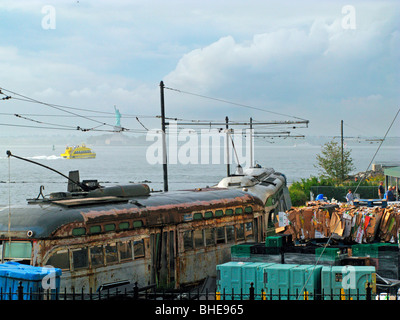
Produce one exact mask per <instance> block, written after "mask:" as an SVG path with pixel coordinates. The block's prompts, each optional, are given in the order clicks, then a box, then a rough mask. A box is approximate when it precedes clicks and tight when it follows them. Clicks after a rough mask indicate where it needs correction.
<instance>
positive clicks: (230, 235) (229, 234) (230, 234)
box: [226, 226, 235, 242]
mask: <svg viewBox="0 0 400 320" xmlns="http://www.w3.org/2000/svg"><path fill="white" fill-rule="evenodd" d="M226 240H227V241H228V242H231V241H235V227H234V226H226Z"/></svg>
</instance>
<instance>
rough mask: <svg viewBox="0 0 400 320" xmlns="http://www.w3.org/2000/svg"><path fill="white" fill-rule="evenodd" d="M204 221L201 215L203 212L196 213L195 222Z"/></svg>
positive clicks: (194, 215)
mask: <svg viewBox="0 0 400 320" xmlns="http://www.w3.org/2000/svg"><path fill="white" fill-rule="evenodd" d="M201 219H203V215H202V214H201V212H196V213H195V214H193V220H201Z"/></svg>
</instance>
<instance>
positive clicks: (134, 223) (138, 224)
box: [133, 220, 143, 228]
mask: <svg viewBox="0 0 400 320" xmlns="http://www.w3.org/2000/svg"><path fill="white" fill-rule="evenodd" d="M133 227H134V228H140V227H143V221H142V220H137V221H133Z"/></svg>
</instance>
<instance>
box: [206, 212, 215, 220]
mask: <svg viewBox="0 0 400 320" xmlns="http://www.w3.org/2000/svg"><path fill="white" fill-rule="evenodd" d="M212 217H213V212H212V211H206V212H205V213H204V219H211V218H212Z"/></svg>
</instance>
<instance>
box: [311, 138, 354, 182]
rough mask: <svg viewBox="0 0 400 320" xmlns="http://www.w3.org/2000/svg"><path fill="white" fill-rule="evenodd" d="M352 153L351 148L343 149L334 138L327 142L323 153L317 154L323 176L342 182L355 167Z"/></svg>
mask: <svg viewBox="0 0 400 320" xmlns="http://www.w3.org/2000/svg"><path fill="white" fill-rule="evenodd" d="M350 154H351V150H342V148H341V147H340V146H339V144H338V143H337V142H335V141H333V140H332V141H330V142H327V143H325V144H324V145H323V147H322V150H321V154H318V155H317V165H316V167H317V168H318V169H320V171H321V174H322V176H323V177H328V178H331V179H333V180H335V181H337V182H340V183H341V182H343V181H344V180H345V179H346V178H347V176H348V174H349V173H350V172H351V171H352V170H354V169H355V167H354V165H353V159H352V158H351V156H350Z"/></svg>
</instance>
